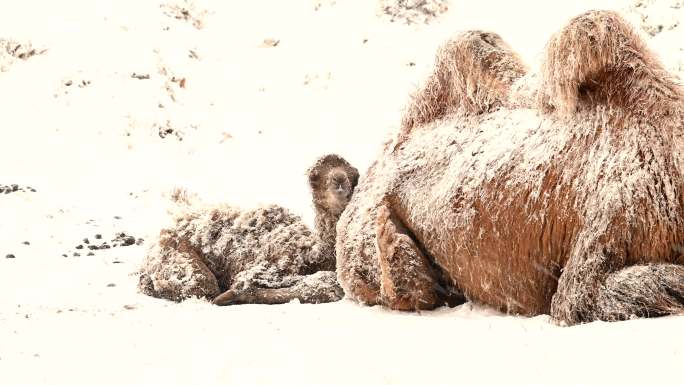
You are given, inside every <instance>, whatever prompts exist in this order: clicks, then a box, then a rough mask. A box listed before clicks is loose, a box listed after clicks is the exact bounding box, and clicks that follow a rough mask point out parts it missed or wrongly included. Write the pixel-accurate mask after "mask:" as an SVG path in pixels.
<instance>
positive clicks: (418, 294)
mask: <svg viewBox="0 0 684 385" xmlns="http://www.w3.org/2000/svg"><path fill="white" fill-rule="evenodd" d="M472 36H481V32H474V33H471V34H467V33H466V34H464V35H461V37H460V38H459V39H461V41H459V40H458V39H457V41H455V42H451V43H449V44H448V45H447V47H451V48H450V49H451V50H452V51H453V52H441V53H440V54H439V55H438V56H439V57H450V58H461V59H459V60H460V61H458V60H456V61H446V62H445V61H440V60H438V61H437V64H436V65H437V68H436V69H435V74H441V75H433V76H432V77H431V78H430V79H429V80H428V85H427V86H426V87H425V88H424V89H423V90H422V91H421V92H420V93H419V94H418V95H417V96H416V97H415V99H414V101H413V103H412V104H411V105H410V106H409V108H408V110H407V118H405V120H404V121H405V124H404V129H403V130H402V132H401V133H400V134H399V135H398V137H397V139H396V140H395V141H393V142H392V143H388V144H387V145H386V146H385V149H384V151H383V153H382V155H381V157H380V158H379V159H378V160H377V161H376V162H375V163H374V164H373V165H372V166H371V168H370V170H369V171H368V173H367V174H366V176H365V177H364V178H362V180H361V181H360V183H359V186H358V187H357V189H356V192H355V194H354V196H353V197H352V201H351V203H350V204H349V206H348V207H347V209H346V210H345V212H344V213H343V215H342V217H341V218H340V221H339V223H338V231H337V234H338V238H337V258H338V260H337V267H338V279H339V281H340V284H341V285H342V287H343V288H344V290H345V292H346V294H347V295H349V296H350V297H352V298H354V299H357V300H359V301H361V302H364V303H369V304H384V305H387V306H390V307H392V308H395V309H403V310H412V309H429V308H432V307H435V306H438V305H440V304H443V303H445V302H449V300H450V299H454V298H458V297H459V296H460V295H465V297H467V298H469V299H471V300H474V301H478V302H481V303H485V304H489V305H492V306H495V307H497V308H499V309H501V310H503V311H506V312H511V313H517V314H526V315H534V314H541V313H550V314H551V315H552V316H553V318H554V319H556V320H559V321H562V322H565V323H567V324H576V323H579V322H587V321H592V320H597V319H601V320H621V319H626V318H629V317H632V316H655V315H663V314H673V313H679V312H682V311H684V253H683V252H682V251H683V250H684V247H683V246H682V244H683V243H684V217H683V215H684V179H683V178H682V173H683V172H684V156H683V155H682V154H684V93H683V92H682V90H681V89H680V88H679V86H677V85H676V84H675V83H674V82H673V81H672V80H671V79H670V77H669V75H668V74H667V73H666V72H665V71H664V70H663V69H662V66H661V65H660V64H659V62H658V61H657V59H655V57H654V55H653V54H652V53H651V52H650V51H649V50H648V49H647V48H646V47H645V45H644V43H643V42H641V40H640V38H639V37H638V36H637V34H636V33H634V32H633V31H632V29H631V28H630V27H629V25H627V24H626V23H625V22H624V21H623V20H622V19H621V18H620V17H619V16H618V15H616V14H615V13H612V12H606V11H592V12H588V13H585V14H582V15H580V16H578V17H576V18H574V19H573V20H571V21H570V22H569V24H568V25H566V26H565V27H564V28H562V29H561V30H560V32H558V33H557V34H556V35H555V36H554V37H553V38H552V39H551V41H550V42H549V44H548V46H547V48H546V54H545V59H544V63H543V65H542V70H541V73H540V74H537V75H533V74H527V75H525V76H523V73H522V70H521V68H523V67H522V65H518V64H516V65H514V66H511V65H506V66H493V65H490V64H489V63H490V62H489V61H488V60H489V58H491V57H495V58H497V62H501V63H519V61H518V59H517V56H516V55H515V54H513V53H512V52H511V51H510V49H508V47H507V46H505V45H503V43H502V42H501V41H500V40H496V42H495V43H493V46H494V48H492V49H491V51H492V52H499V53H500V55H501V56H496V55H491V56H489V55H484V56H482V55H476V54H474V53H473V52H477V51H475V50H473V49H472V48H471V45H470V44H471V42H472ZM478 44H483V43H478ZM498 45H500V48H497V46H498ZM506 55H508V57H503V56H506ZM468 56H470V57H469V58H468V59H466V58H467V57H468ZM441 66H445V67H447V68H440V67H441ZM511 68H513V69H511ZM464 71H465V72H464ZM435 79H439V81H436V80H435ZM462 79H469V80H468V81H467V82H466V81H463V80H462ZM492 79H505V81H500V82H498V81H492ZM525 81H530V82H531V81H534V82H535V85H534V86H530V87H527V91H529V90H533V92H535V93H536V97H535V98H530V99H529V102H521V101H520V100H514V98H515V97H516V95H517V92H519V91H520V90H521V89H526V87H524V86H520V85H519V84H517V85H513V86H512V84H513V83H514V82H518V83H519V82H525ZM437 84H441V85H444V87H445V88H446V89H447V91H443V90H442V91H441V90H440V88H439V87H438V86H436V85H437ZM464 84H473V85H477V86H476V87H475V86H472V87H468V86H464ZM483 87H484V89H483ZM435 90H437V91H435ZM435 95H449V96H448V97H445V96H440V97H436V96H435ZM474 101H475V102H474ZM535 101H536V102H535ZM525 106H526V107H525ZM416 116H418V117H419V118H415V117H416ZM411 127H415V128H414V129H408V130H407V129H406V128H411ZM417 128H419V129H417Z"/></svg>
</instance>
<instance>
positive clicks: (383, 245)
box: [376, 206, 441, 310]
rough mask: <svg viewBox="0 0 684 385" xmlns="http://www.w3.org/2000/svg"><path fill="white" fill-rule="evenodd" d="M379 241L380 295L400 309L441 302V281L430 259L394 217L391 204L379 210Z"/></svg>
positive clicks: (432, 305) (388, 303) (412, 308)
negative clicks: (439, 288)
mask: <svg viewBox="0 0 684 385" xmlns="http://www.w3.org/2000/svg"><path fill="white" fill-rule="evenodd" d="M376 223H377V227H376V242H377V249H378V262H379V265H380V295H381V299H382V301H383V303H385V304H386V305H387V306H389V307H390V308H392V309H396V310H422V309H432V308H434V307H436V306H439V305H440V304H441V303H439V302H440V298H439V293H438V291H437V290H436V288H437V287H438V285H439V283H438V282H437V279H436V278H435V276H434V272H433V269H432V267H431V266H430V262H429V261H428V260H427V258H426V257H425V255H423V253H422V252H421V250H420V249H419V247H418V246H417V245H416V243H415V242H414V241H413V240H412V239H411V237H410V236H409V235H408V231H407V229H406V228H404V227H403V225H401V224H400V223H399V222H398V221H397V220H396V218H393V216H392V213H391V211H390V209H389V208H388V207H387V206H381V207H380V209H379V210H378V216H377V222H376Z"/></svg>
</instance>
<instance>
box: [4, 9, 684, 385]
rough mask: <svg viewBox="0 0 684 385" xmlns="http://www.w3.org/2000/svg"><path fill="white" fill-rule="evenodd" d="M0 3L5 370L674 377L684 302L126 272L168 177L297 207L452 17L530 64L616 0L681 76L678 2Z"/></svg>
mask: <svg viewBox="0 0 684 385" xmlns="http://www.w3.org/2000/svg"><path fill="white" fill-rule="evenodd" d="M0 3H2V8H0V9H2V10H3V11H2V12H0V190H1V191H0V384H2V385H14V384H42V383H47V384H153V383H164V384H232V383H234V384H268V383H285V384H328V383H333V384H336V383H339V384H355V383H371V384H377V383H382V384H398V383H399V384H401V383H406V384H415V383H435V384H442V383H490V382H491V383H522V384H549V383H554V384H565V383H568V384H589V383H618V382H621V383H637V382H648V383H655V382H661V383H682V382H683V381H684V378H683V377H682V376H683V375H682V372H681V367H682V366H681V363H682V360H683V358H684V357H683V355H684V318H682V317H668V318H662V319H650V320H633V321H628V322H621V323H601V322H595V323H592V324H587V325H582V326H578V327H572V328H562V327H558V326H555V325H553V324H552V323H551V322H549V319H548V317H545V316H541V317H536V318H532V319H528V318H520V317H513V316H506V315H502V314H498V313H496V312H493V311H491V310H489V309H486V308H482V307H477V306H473V305H470V304H466V305H463V306H460V307H457V308H454V309H440V310H437V311H434V312H423V313H421V314H405V313H397V312H391V311H387V310H384V309H381V308H371V307H362V306H358V305H356V304H354V303H352V302H349V301H341V302H338V303H332V304H324V305H300V304H294V303H293V304H288V305H281V306H261V305H245V306H234V307H223V308H218V307H215V306H212V305H210V304H208V303H206V302H202V301H187V302H185V303H181V304H175V303H171V302H167V301H163V300H157V299H152V298H148V297H145V296H142V295H140V294H138V293H137V290H136V282H137V277H136V276H135V270H136V268H137V264H138V263H139V262H140V260H141V258H142V257H143V255H144V253H145V251H146V248H147V246H149V243H151V242H153V241H154V236H155V235H156V234H157V233H158V231H159V229H160V228H161V226H163V224H164V223H165V221H166V220H167V215H166V209H167V207H168V205H169V204H168V199H167V198H166V195H167V194H168V192H169V191H170V190H171V189H172V188H173V187H174V186H184V187H186V188H188V189H189V190H191V191H193V192H196V193H197V194H198V195H200V196H201V197H202V198H203V199H205V200H206V201H208V202H218V201H222V202H230V203H233V204H235V205H239V206H243V207H246V208H247V207H253V206H255V205H258V204H263V203H279V204H282V205H284V206H286V207H288V208H290V209H291V210H292V211H294V212H296V213H297V214H299V215H302V216H303V217H304V218H305V219H306V220H307V221H309V223H310V222H311V219H312V217H313V212H312V209H311V207H310V197H309V193H308V191H307V186H306V180H305V177H304V171H305V170H306V168H307V167H308V166H309V165H310V164H311V163H312V162H313V161H314V160H315V159H316V158H317V157H318V156H320V155H323V154H325V153H330V152H336V153H339V154H340V155H342V156H344V157H345V158H346V159H348V160H349V161H350V162H351V163H352V164H354V165H355V166H356V167H358V168H359V170H361V171H362V172H363V171H365V169H366V168H367V167H368V166H369V163H370V161H371V160H372V159H373V157H374V156H375V154H376V151H377V150H378V149H379V147H380V145H381V143H382V142H383V140H384V139H385V138H386V137H387V135H389V134H390V133H391V132H393V131H394V130H396V128H397V125H398V123H399V117H400V113H401V108H402V107H403V104H404V102H405V101H406V99H407V96H408V94H409V93H410V92H411V91H412V90H413V89H415V87H416V85H417V84H418V83H419V82H420V80H421V79H423V78H424V77H425V75H426V74H427V73H428V71H429V70H430V68H431V65H432V57H433V54H434V51H435V49H436V47H437V45H438V44H440V42H442V41H443V40H444V39H445V38H446V37H448V36H449V35H451V34H453V33H455V32H456V31H458V30H462V29H469V28H478V29H489V30H493V31H496V32H498V33H500V34H501V35H502V36H503V37H504V39H506V40H507V41H508V42H509V43H510V44H511V45H512V46H513V48H515V49H516V50H518V51H519V52H520V53H521V55H522V56H523V58H524V59H525V60H526V61H527V62H528V63H529V64H530V65H531V66H534V65H535V63H536V62H537V59H538V53H539V52H540V51H541V50H542V48H543V46H544V43H545V42H546V40H547V39H548V37H549V36H550V34H551V33H552V32H553V31H555V30H556V29H557V28H559V27H560V26H561V25H562V23H563V22H564V21H565V20H567V19H568V18H569V17H572V16H573V15H575V14H577V13H579V12H581V11H583V10H586V9H589V8H612V9H619V10H623V11H625V12H627V15H628V17H630V18H631V19H633V20H634V21H635V22H638V23H640V24H642V25H643V26H644V28H645V29H644V33H645V36H648V39H650V40H651V43H652V46H653V47H654V49H656V51H657V53H659V54H660V55H661V57H662V59H663V61H664V62H665V63H666V65H667V66H668V67H669V68H671V69H672V70H673V71H675V72H678V73H679V74H684V27H682V26H681V25H680V20H684V14H683V13H682V12H684V4H682V1H680V0H660V1H653V0H651V1H636V2H619V1H617V0H601V1H589V0H584V1H576V2H548V1H531V0H528V1H515V2H513V1H504V0H501V1H494V0H478V1H465V0H461V1H458V0H452V1H451V2H450V3H449V10H448V11H447V12H446V13H445V14H443V15H441V16H440V17H437V18H436V19H433V20H432V21H431V22H430V24H412V25H408V26H407V25H404V24H402V23H401V22H399V21H395V22H390V20H389V18H388V17H387V16H380V15H379V14H380V13H382V12H380V11H379V10H378V6H377V4H376V2H374V1H368V0H349V1H333V0H317V1H314V0H308V1H305V0H298V1H282V0H270V1H265V0H264V1H261V0H260V1H256V0H252V1H222V0H214V1H210V0H206V1H202V0H195V1H189V0H188V1H180V0H178V1H175V2H174V1H173V0H170V1H168V2H162V0H155V1H137V0H118V1H104V0H101V1H93V0H60V1H48V0H44V1H38V0H24V1H21V2H20V1H9V0H4V1H0ZM385 3H386V1H385ZM651 35H652V37H651ZM29 43H30V44H31V45H30V46H29V45H28V44H29ZM19 44H20V46H18V45H19ZM32 54H33V55H32ZM17 56H21V57H17ZM28 56H30V57H28ZM27 57H28V58H27ZM680 76H681V75H680ZM12 184H17V185H18V186H17V191H14V192H12V190H13V188H12V186H11V185H12ZM5 186H9V190H10V192H9V193H6V194H5V193H3V191H5V190H6V189H5ZM31 188H32V189H33V190H35V192H34V191H32V190H31ZM122 232H123V233H125V234H126V236H132V237H133V239H134V240H135V241H136V242H137V243H141V242H140V239H143V241H142V243H141V244H133V245H128V246H123V244H122V241H121V239H122V237H121V236H120V235H119V234H120V233H122ZM98 235H99V237H98ZM117 237H118V238H119V240H115V239H116V238H117ZM84 238H88V243H87V244H86V243H85V242H84V240H83V239H84ZM104 242H107V244H108V245H110V246H111V245H114V244H117V245H118V247H112V248H109V249H100V248H99V246H100V245H101V244H103V243H104ZM26 243H28V244H26ZM78 245H83V247H82V248H80V249H78V248H77V246H78ZM89 246H93V247H95V246H97V249H95V250H91V249H89V248H88V247H89ZM89 253H92V254H93V255H88V254H89ZM10 254H11V255H12V256H13V257H14V258H6V256H9V255H10ZM75 254H79V255H78V256H75Z"/></svg>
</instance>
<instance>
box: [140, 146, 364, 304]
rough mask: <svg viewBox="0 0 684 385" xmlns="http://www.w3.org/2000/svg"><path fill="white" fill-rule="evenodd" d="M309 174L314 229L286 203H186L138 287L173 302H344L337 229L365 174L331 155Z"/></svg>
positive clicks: (152, 252) (162, 237)
mask: <svg viewBox="0 0 684 385" xmlns="http://www.w3.org/2000/svg"><path fill="white" fill-rule="evenodd" d="M308 177H309V185H310V187H311V192H312V195H313V203H314V208H315V211H316V219H315V230H316V232H315V234H313V233H312V232H311V231H310V230H309V228H308V227H307V226H306V225H305V224H304V223H303V221H302V219H301V218H300V217H298V216H296V215H294V214H291V213H290V212H288V211H287V210H286V209H285V208H283V207H280V206H275V205H271V206H268V207H264V208H259V209H256V210H249V211H242V210H239V209H236V208H233V207H230V206H227V205H221V206H216V207H211V208H206V207H204V208H201V207H192V205H190V204H185V205H182V206H183V207H181V213H180V214H178V215H177V216H176V217H175V220H174V224H173V226H171V227H170V228H167V229H164V230H162V231H161V233H160V237H159V241H158V242H157V244H155V245H154V246H153V247H152V249H151V250H150V252H149V254H148V255H147V257H146V258H145V260H144V261H143V263H142V266H141V268H140V281H139V288H140V291H141V292H142V293H144V294H147V295H150V296H152V297H157V298H165V299H169V300H172V301H182V300H184V299H187V298H190V297H200V298H207V299H211V300H213V302H214V303H215V304H217V305H230V304H243V303H263V304H278V303H286V302H289V301H291V300H293V299H295V298H296V299H299V301H301V302H304V303H322V302H332V301H337V300H339V299H341V298H342V296H343V292H342V289H341V288H340V287H339V285H338V283H337V280H336V278H335V271H334V270H335V239H336V230H335V227H336V224H337V219H338V218H339V216H340V214H341V213H342V211H343V210H344V208H345V207H346V205H347V203H349V200H350V199H351V195H352V192H353V190H354V187H355V186H356V183H357V182H358V178H359V174H358V171H357V170H356V169H355V168H354V167H352V166H351V165H350V164H349V163H347V161H345V160H344V159H342V158H341V157H339V156H337V155H327V156H324V157H322V158H320V159H318V161H317V162H316V163H315V164H314V165H313V166H312V167H311V168H310V169H309V170H308ZM179 200H180V201H183V200H184V199H179ZM185 203H187V200H186V202H185Z"/></svg>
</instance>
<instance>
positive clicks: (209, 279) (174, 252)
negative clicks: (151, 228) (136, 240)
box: [138, 231, 220, 301]
mask: <svg viewBox="0 0 684 385" xmlns="http://www.w3.org/2000/svg"><path fill="white" fill-rule="evenodd" d="M138 288H139V289H140V291H141V292H142V293H143V294H146V295H149V296H152V297H156V298H164V299H169V300H172V301H182V300H184V299H187V298H191V297H197V298H208V299H211V298H214V297H215V296H216V295H217V294H218V293H219V292H220V291H219V285H218V282H217V280H216V277H215V276H214V274H213V273H212V272H211V270H209V268H208V267H207V266H206V264H205V263H204V262H203V261H202V258H201V257H200V255H199V254H198V253H197V252H196V251H195V250H194V249H193V248H192V247H191V246H190V245H189V243H188V241H187V240H183V239H178V237H177V235H176V234H175V233H172V232H169V231H164V232H162V235H161V238H160V240H159V244H158V245H157V246H155V247H154V248H153V249H152V250H151V251H150V254H149V255H148V256H147V257H146V259H145V261H144V262H143V265H142V268H141V271H140V278H139V283H138Z"/></svg>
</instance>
